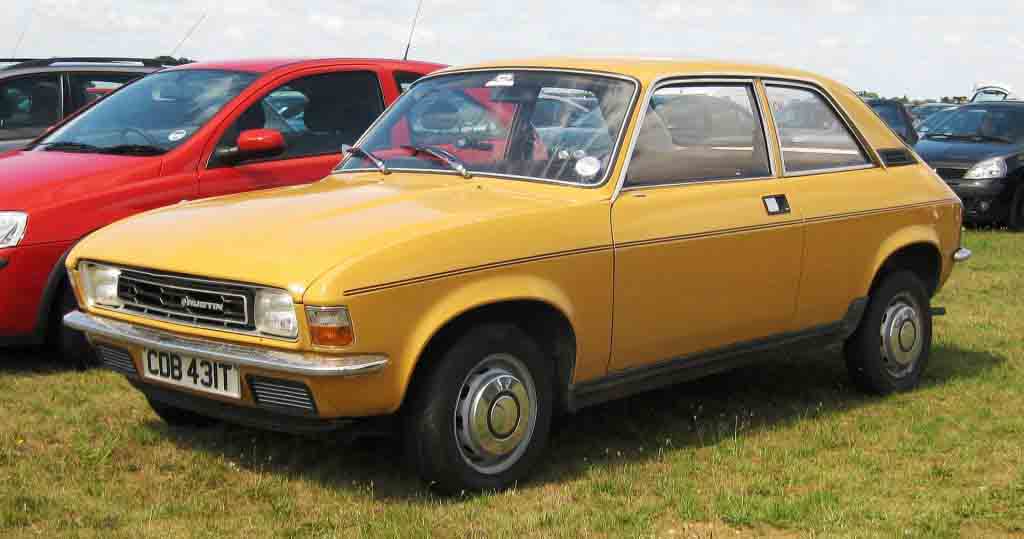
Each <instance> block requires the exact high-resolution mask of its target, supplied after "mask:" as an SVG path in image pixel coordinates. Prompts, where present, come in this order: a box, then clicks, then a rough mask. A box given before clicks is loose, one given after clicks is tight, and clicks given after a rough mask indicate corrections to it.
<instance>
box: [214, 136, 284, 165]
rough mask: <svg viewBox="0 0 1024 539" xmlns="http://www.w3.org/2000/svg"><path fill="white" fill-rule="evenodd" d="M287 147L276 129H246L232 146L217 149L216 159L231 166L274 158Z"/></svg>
mask: <svg viewBox="0 0 1024 539" xmlns="http://www.w3.org/2000/svg"><path fill="white" fill-rule="evenodd" d="M287 147H288V145H287V143H285V140H284V135H282V134H281V132H280V131H278V130H277V129H247V130H245V131H242V132H241V133H240V134H239V135H238V141H237V142H236V143H235V145H234V146H232V147H229V148H220V149H218V150H217V157H218V159H219V160H220V162H222V163H225V164H232V165H233V164H237V163H240V162H242V161H245V160H248V159H265V158H267V157H274V156H276V155H280V154H282V153H284V151H285V149H286V148H287Z"/></svg>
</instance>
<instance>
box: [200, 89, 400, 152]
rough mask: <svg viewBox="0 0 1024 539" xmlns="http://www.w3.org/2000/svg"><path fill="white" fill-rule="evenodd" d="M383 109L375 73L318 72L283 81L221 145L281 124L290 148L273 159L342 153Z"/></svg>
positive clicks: (237, 123) (242, 118) (245, 115)
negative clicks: (246, 132) (320, 73)
mask: <svg viewBox="0 0 1024 539" xmlns="http://www.w3.org/2000/svg"><path fill="white" fill-rule="evenodd" d="M383 111H384V99H383V97H382V95H381V91H380V83H379V81H378V79H377V75H376V74H375V73H372V72H369V71H348V72H341V73H327V74H322V75H312V76H309V77H303V78H299V79H295V80H293V81H291V82H288V83H287V84H285V85H283V86H279V87H278V88H276V89H275V90H273V91H271V92H270V93H269V94H267V95H266V97H264V98H263V99H261V100H260V101H257V102H256V103H254V104H253V105H252V106H250V107H249V108H248V109H246V111H245V112H243V113H242V114H241V115H240V116H239V117H238V119H237V120H235V122H234V124H232V125H231V127H230V128H228V130H227V131H226V132H225V133H224V135H223V136H222V137H221V140H220V142H219V143H218V144H217V147H218V148H230V147H232V146H235V145H236V144H237V141H238V135H239V134H241V132H242V131H246V130H249V129H276V130H277V131H280V132H281V134H282V135H284V139H285V143H286V145H287V149H286V150H285V152H284V153H283V154H281V155H279V156H277V157H274V158H273V159H294V158H297V157H308V156H313V155H325V154H333V153H341V146H342V145H344V144H353V143H355V141H356V139H358V138H359V136H360V135H362V134H363V131H365V130H366V128H367V127H369V126H370V124H371V123H373V121H374V120H375V119H376V118H377V116H379V115H380V113H381V112H383ZM214 155H216V153H214Z"/></svg>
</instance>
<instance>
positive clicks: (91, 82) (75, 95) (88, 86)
mask: <svg viewBox="0 0 1024 539" xmlns="http://www.w3.org/2000/svg"><path fill="white" fill-rule="evenodd" d="M140 76H142V75H141V74H140V73H71V74H70V75H69V76H68V82H69V83H70V84H69V86H70V90H71V104H72V107H71V108H72V109H74V110H78V109H80V108H82V107H84V106H86V105H88V104H90V103H92V102H93V101H96V100H97V99H99V98H101V97H103V96H105V95H107V94H109V93H110V92H113V91H114V90H116V89H118V88H120V87H121V86H124V85H125V84H126V83H128V82H131V81H133V80H135V79H137V78H139V77H140Z"/></svg>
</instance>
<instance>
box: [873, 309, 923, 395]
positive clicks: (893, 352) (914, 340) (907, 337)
mask: <svg viewBox="0 0 1024 539" xmlns="http://www.w3.org/2000/svg"><path fill="white" fill-rule="evenodd" d="M881 337H882V341H881V352H882V360H883V361H885V365H886V370H888V371H889V374H891V375H892V376H894V377H896V378H902V377H903V376H906V375H907V374H909V373H910V372H911V371H912V370H913V369H914V365H915V364H916V363H917V360H918V358H919V357H920V356H921V349H922V347H923V345H924V343H923V339H922V338H921V315H920V313H919V309H918V307H917V304H916V303H915V302H914V300H913V299H912V298H910V297H907V296H902V295H901V296H897V297H896V298H893V300H892V302H891V303H890V304H889V307H888V308H886V310H885V316H884V317H883V318H882V329H881Z"/></svg>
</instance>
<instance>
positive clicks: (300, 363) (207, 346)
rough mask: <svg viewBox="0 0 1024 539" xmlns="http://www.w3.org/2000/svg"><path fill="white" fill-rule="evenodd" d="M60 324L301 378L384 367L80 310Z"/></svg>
mask: <svg viewBox="0 0 1024 539" xmlns="http://www.w3.org/2000/svg"><path fill="white" fill-rule="evenodd" d="M64 325H66V326H68V327H70V328H71V329H76V330H78V331H81V332H82V333H85V334H86V335H88V336H90V337H104V338H107V339H113V340H115V341H117V342H121V343H127V344H132V345H135V346H148V347H156V348H160V349H162V350H166V351H168V352H176V353H179V354H185V355H190V356H197V357H204V358H209V359H216V360H219V361H225V362H228V363H232V364H235V365H237V366H240V367H255V368H258V369H263V370H270V371H275V372H282V373H291V374H298V375H301V376H356V375H360V374H369V373H372V372H377V371H379V370H381V369H383V368H384V367H385V366H387V364H388V358H387V357H386V356H379V355H358V356H340V357H339V356H326V355H319V354H306V353H299V352H285V351H279V350H270V349H267V348H258V347H255V346H244V345H238V344H230V343H223V342H214V341H207V340H201V339H193V338H189V337H183V336H181V335H176V334H174V333H171V332H169V331H161V330H158V329H152V328H147V327H143V326H137V325H135V324H129V323H127V322H120V321H117V320H111V319H109V318H100V317H98V316H93V315H91V314H86V313H83V312H81V311H74V312H71V313H68V315H67V316H65V317H64Z"/></svg>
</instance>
